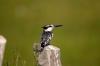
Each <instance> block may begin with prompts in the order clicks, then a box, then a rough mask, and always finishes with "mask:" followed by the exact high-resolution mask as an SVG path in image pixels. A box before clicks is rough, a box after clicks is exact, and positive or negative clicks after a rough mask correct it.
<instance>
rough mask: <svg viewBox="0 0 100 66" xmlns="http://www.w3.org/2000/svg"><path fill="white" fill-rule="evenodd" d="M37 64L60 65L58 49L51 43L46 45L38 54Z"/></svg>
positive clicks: (43, 65) (44, 65)
mask: <svg viewBox="0 0 100 66" xmlns="http://www.w3.org/2000/svg"><path fill="white" fill-rule="evenodd" d="M37 61H38V64H39V66H61V61H60V49H59V48H58V47H55V46H53V45H48V46H46V47H45V48H44V50H43V51H42V52H41V53H39V54H38V57H37Z"/></svg>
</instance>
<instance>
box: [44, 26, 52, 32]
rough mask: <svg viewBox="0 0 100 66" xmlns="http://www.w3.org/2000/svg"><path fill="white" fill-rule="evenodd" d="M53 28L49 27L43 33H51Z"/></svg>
mask: <svg viewBox="0 0 100 66" xmlns="http://www.w3.org/2000/svg"><path fill="white" fill-rule="evenodd" d="M52 30H53V28H52V27H49V28H48V29H46V30H45V31H52Z"/></svg>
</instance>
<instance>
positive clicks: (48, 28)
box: [42, 24, 62, 31]
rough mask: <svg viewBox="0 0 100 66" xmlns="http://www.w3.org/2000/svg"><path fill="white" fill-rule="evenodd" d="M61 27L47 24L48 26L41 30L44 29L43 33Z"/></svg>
mask: <svg viewBox="0 0 100 66" xmlns="http://www.w3.org/2000/svg"><path fill="white" fill-rule="evenodd" d="M60 26H62V25H53V24H49V25H45V26H43V27H42V28H43V29H44V31H52V30H53V29H54V28H55V27H60Z"/></svg>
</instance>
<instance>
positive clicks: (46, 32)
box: [40, 24, 62, 51]
mask: <svg viewBox="0 0 100 66" xmlns="http://www.w3.org/2000/svg"><path fill="white" fill-rule="evenodd" d="M60 26H62V25H53V24H49V25H45V26H43V27H42V28H43V33H42V36H41V41H40V46H41V50H40V51H42V50H43V49H44V47H45V46H48V45H50V41H51V39H52V37H53V33H52V30H53V29H54V28H55V27H60Z"/></svg>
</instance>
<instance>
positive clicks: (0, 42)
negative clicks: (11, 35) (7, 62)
mask: <svg viewBox="0 0 100 66" xmlns="http://www.w3.org/2000/svg"><path fill="white" fill-rule="evenodd" d="M5 44H6V39H5V38H4V37H3V36H2V35H0V66H2V62H3V56H4V50H5Z"/></svg>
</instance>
